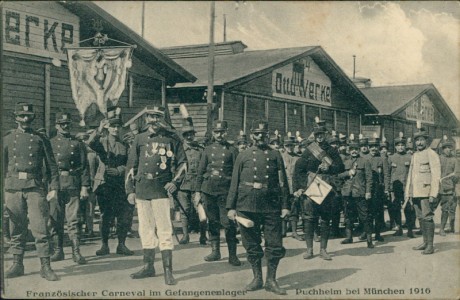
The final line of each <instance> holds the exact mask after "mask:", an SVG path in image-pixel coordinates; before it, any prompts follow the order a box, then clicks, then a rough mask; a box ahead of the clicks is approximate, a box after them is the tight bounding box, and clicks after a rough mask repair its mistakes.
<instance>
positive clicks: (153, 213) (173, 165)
mask: <svg viewBox="0 0 460 300" xmlns="http://www.w3.org/2000/svg"><path fill="white" fill-rule="evenodd" d="M165 110H166V109H165V108H164V107H163V106H147V107H146V109H145V115H144V118H145V123H146V127H147V130H146V131H145V132H142V133H140V134H138V135H136V137H135V138H134V141H133V144H132V146H131V149H130V151H129V158H128V163H127V169H128V172H127V176H126V181H125V182H126V192H127V194H128V200H129V202H130V203H132V204H134V203H136V205H137V214H138V218H139V235H140V238H141V243H142V248H143V250H144V259H143V262H144V265H143V267H142V268H141V269H140V270H139V271H138V272H136V273H133V274H131V278H133V279H140V278H146V277H153V276H155V268H154V266H153V265H154V261H155V249H156V248H157V247H159V248H160V252H161V257H162V261H163V270H164V280H165V284H167V285H175V284H176V283H177V282H176V280H175V278H174V277H173V274H172V250H173V248H174V244H173V240H172V234H173V228H172V223H171V215H170V209H171V202H170V200H169V197H172V195H173V194H174V193H175V192H176V191H177V189H178V186H179V182H180V181H181V176H182V175H183V173H184V172H185V170H186V168H187V158H186V155H185V151H184V147H183V145H182V142H181V141H180V139H179V137H178V136H177V135H176V134H175V133H174V132H172V131H171V130H170V129H169V128H168V127H167V125H166V124H165V123H164V122H165V121H164V117H165Z"/></svg>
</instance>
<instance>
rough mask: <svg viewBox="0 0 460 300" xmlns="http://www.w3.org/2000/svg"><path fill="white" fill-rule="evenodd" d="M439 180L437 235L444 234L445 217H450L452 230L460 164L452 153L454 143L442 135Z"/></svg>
mask: <svg viewBox="0 0 460 300" xmlns="http://www.w3.org/2000/svg"><path fill="white" fill-rule="evenodd" d="M441 149H442V152H441V155H440V160H441V182H440V188H439V198H440V203H441V228H440V229H439V235H441V236H445V235H446V232H445V231H444V227H446V223H447V219H448V218H449V219H450V231H451V232H454V226H455V210H456V208H457V199H456V198H455V185H456V184H457V182H458V177H457V175H458V172H459V171H460V166H459V164H458V161H457V158H456V157H455V156H454V155H453V150H454V143H453V142H452V141H451V140H449V139H447V136H444V138H443V140H442V142H441Z"/></svg>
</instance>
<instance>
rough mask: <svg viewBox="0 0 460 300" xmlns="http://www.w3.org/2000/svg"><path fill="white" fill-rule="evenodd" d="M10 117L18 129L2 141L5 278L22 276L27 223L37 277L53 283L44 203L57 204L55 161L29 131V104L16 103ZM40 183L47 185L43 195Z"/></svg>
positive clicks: (41, 139) (41, 140)
mask: <svg viewBox="0 0 460 300" xmlns="http://www.w3.org/2000/svg"><path fill="white" fill-rule="evenodd" d="M14 115H15V121H16V123H18V127H17V129H16V130H12V131H11V132H10V133H9V134H8V135H7V136H5V137H4V138H3V161H2V163H3V178H5V181H4V189H5V194H4V197H5V198H4V199H5V209H6V210H7V211H8V215H9V217H10V222H11V245H10V252H11V253H12V254H13V256H14V258H13V265H11V267H10V268H9V269H8V270H7V271H6V273H5V277H6V278H14V277H19V276H22V275H24V264H23V259H24V248H25V246H26V238H27V227H28V222H30V230H31V231H32V234H33V236H34V237H35V247H36V248H37V255H38V257H40V262H41V269H40V276H41V277H43V278H45V279H46V280H49V281H56V280H58V279H59V278H58V277H57V275H56V274H55V273H54V271H53V270H52V269H51V264H50V245H49V240H50V235H49V232H48V227H47V222H48V219H49V216H50V214H49V204H48V202H47V201H50V202H53V201H57V191H58V190H59V174H58V170H57V166H56V161H55V160H54V156H53V151H52V149H51V144H50V142H49V140H48V139H47V138H46V137H45V136H44V135H40V134H38V133H36V132H35V131H34V130H32V128H31V125H32V121H33V120H34V119H35V113H34V111H33V106H32V104H28V103H21V102H20V103H17V104H16V107H15V110H14ZM44 175H45V178H43V176H44ZM43 179H44V180H45V181H47V182H48V189H49V192H48V194H47V195H46V192H45V186H44V183H43Z"/></svg>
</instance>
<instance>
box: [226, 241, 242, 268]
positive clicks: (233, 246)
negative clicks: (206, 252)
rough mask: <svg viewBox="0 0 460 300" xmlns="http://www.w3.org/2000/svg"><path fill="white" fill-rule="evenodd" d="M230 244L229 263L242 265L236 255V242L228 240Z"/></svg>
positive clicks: (228, 244) (236, 265)
mask: <svg viewBox="0 0 460 300" xmlns="http://www.w3.org/2000/svg"><path fill="white" fill-rule="evenodd" d="M227 246H228V263H229V264H231V265H232V266H235V267H238V266H241V261H240V260H239V259H238V256H236V242H232V241H227Z"/></svg>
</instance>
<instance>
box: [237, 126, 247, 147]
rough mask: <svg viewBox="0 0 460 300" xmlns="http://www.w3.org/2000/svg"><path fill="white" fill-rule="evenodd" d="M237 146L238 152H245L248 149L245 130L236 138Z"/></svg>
mask: <svg viewBox="0 0 460 300" xmlns="http://www.w3.org/2000/svg"><path fill="white" fill-rule="evenodd" d="M236 145H237V147H238V152H243V151H244V150H246V148H248V137H247V135H246V133H244V131H243V130H240V135H238V137H237V138H236Z"/></svg>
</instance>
